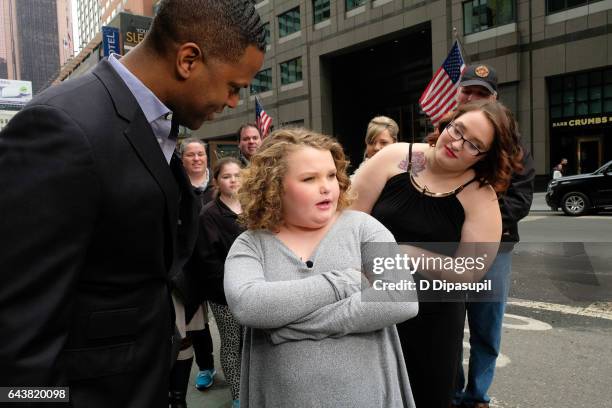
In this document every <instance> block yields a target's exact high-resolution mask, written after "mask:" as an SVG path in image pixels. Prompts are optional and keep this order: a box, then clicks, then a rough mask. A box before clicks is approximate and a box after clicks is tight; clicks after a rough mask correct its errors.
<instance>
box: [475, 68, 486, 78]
mask: <svg viewBox="0 0 612 408" xmlns="http://www.w3.org/2000/svg"><path fill="white" fill-rule="evenodd" d="M474 73H475V74H476V75H478V76H479V77H481V78H486V77H488V76H489V68H487V67H486V66H484V65H479V66H477V67H476V69H475V70H474Z"/></svg>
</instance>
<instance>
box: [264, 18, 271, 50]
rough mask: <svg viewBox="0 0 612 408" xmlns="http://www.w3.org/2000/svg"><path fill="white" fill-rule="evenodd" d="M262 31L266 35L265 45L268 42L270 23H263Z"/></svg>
mask: <svg viewBox="0 0 612 408" xmlns="http://www.w3.org/2000/svg"><path fill="white" fill-rule="evenodd" d="M264 33H265V35H266V39H265V41H266V45H269V44H270V23H266V24H264Z"/></svg>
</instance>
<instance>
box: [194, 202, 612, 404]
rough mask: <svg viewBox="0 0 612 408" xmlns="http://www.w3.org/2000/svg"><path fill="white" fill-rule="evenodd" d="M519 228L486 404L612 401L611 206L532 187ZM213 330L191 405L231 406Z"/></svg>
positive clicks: (212, 329) (606, 402)
mask: <svg viewBox="0 0 612 408" xmlns="http://www.w3.org/2000/svg"><path fill="white" fill-rule="evenodd" d="M519 232H520V235H521V243H520V244H519V245H518V246H517V247H515V251H514V256H513V272H512V289H511V291H510V299H509V303H508V307H507V310H506V316H505V318H504V330H503V338H502V356H500V358H499V359H498V364H497V371H496V376H495V381H494V383H493V385H492V387H491V390H490V395H491V397H492V404H491V407H492V408H530V407H542V408H553V407H554V408H576V407H589V408H606V407H612V391H610V385H609V382H610V378H612V364H610V361H611V360H612V340H611V339H612V268H611V267H610V265H612V212H608V213H600V214H597V215H588V216H583V217H568V216H565V215H564V214H563V213H562V212H560V211H555V212H553V211H551V210H550V208H548V206H547V205H546V202H545V200H544V193H536V194H535V196H534V201H533V205H532V207H531V212H530V214H529V216H527V217H526V218H525V219H524V220H522V221H521V223H520V224H519ZM211 333H212V334H213V343H214V347H215V364H216V368H217V372H218V374H217V377H216V380H215V385H214V386H213V387H212V388H211V389H210V390H207V391H205V392H200V391H197V390H195V388H194V387H193V379H194V378H195V375H196V374H197V369H196V368H195V366H194V369H193V371H192V380H191V383H190V387H189V393H188V403H189V406H190V407H191V408H229V407H230V406H231V397H230V392H229V386H228V385H227V383H226V382H225V380H224V378H223V370H221V369H220V368H221V365H220V363H219V358H218V357H219V356H218V354H219V353H218V350H219V336H218V331H217V328H216V325H215V323H214V319H213V320H212V322H211ZM466 333H467V326H466ZM468 358H469V342H468V336H467V334H466V337H465V339H464V363H467V360H468ZM466 368H467V367H466Z"/></svg>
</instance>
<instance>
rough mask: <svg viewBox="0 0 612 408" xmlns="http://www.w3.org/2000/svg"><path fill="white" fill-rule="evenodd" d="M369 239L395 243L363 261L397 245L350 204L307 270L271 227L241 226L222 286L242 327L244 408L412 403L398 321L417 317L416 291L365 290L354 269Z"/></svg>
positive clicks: (357, 269) (336, 407) (371, 406)
mask: <svg viewBox="0 0 612 408" xmlns="http://www.w3.org/2000/svg"><path fill="white" fill-rule="evenodd" d="M366 242H387V243H393V244H385V245H383V246H382V247H380V246H379V247H378V248H383V249H381V250H380V251H378V253H375V254H372V253H369V254H368V255H367V257H368V258H370V257H371V256H381V255H383V256H384V254H381V253H380V252H385V251H391V252H393V251H394V250H395V248H396V246H395V244H394V239H393V236H392V235H391V233H390V232H389V231H388V230H387V229H386V228H385V227H384V226H383V225H382V224H380V223H379V222H378V221H376V220H375V219H374V218H372V217H370V216H369V215H367V214H365V213H360V212H355V211H344V212H343V213H342V214H341V215H340V216H339V217H338V219H337V220H336V222H335V223H334V225H333V226H332V227H331V228H330V230H329V231H328V232H327V234H326V236H325V237H324V238H323V239H322V240H321V242H320V243H319V245H318V247H317V249H316V250H315V252H314V253H313V255H312V257H311V261H312V262H313V266H312V267H311V268H308V267H307V266H306V264H305V263H304V262H303V261H302V260H300V259H299V258H298V257H297V256H296V255H295V254H294V253H293V252H292V251H291V250H289V249H288V248H287V247H286V246H285V245H284V244H283V243H282V242H281V241H280V240H279V239H278V238H276V236H275V235H274V234H272V233H270V232H267V231H263V230H260V231H247V232H245V233H243V234H242V235H240V236H239V237H238V239H237V240H236V241H235V243H234V245H233V246H232V248H231V250H230V252H229V255H228V257H227V260H226V263H225V280H224V286H225V294H226V297H227V302H228V306H229V307H230V309H231V311H232V313H233V314H234V316H235V318H236V319H237V320H238V322H239V323H240V324H242V325H244V326H246V332H245V339H244V347H243V353H242V376H241V386H240V403H241V406H242V407H243V408H249V407H251V408H264V407H278V408H289V407H291V408H293V407H330V408H332V407H333V408H341V407H347V408H348V407H350V408H359V407H363V408H374V407H381V408H383V407H384V408H392V407H414V401H413V399H412V393H411V390H410V383H409V381H408V374H407V372H406V367H405V365H404V360H403V357H402V351H401V346H400V342H399V338H398V335H397V331H396V329H395V326H394V325H395V323H399V322H402V321H404V320H407V319H410V318H412V317H414V316H415V315H416V313H417V311H418V303H417V299H416V295H415V294H414V293H413V292H409V291H394V292H384V293H381V292H380V291H377V292H376V293H374V294H373V295H372V293H371V292H372V291H373V288H371V287H370V288H368V289H366V290H365V291H364V292H361V285H362V284H364V283H365V286H364V287H368V286H369V285H367V281H366V280H365V277H364V275H363V274H361V272H360V271H361V269H362V267H361V265H362V261H367V259H363V258H364V257H366V254H365V252H366V251H365V250H364V254H362V247H361V244H362V243H366ZM390 248H394V249H393V250H392V249H390ZM389 256H391V254H389ZM369 278H370V280H371V279H372V278H373V277H372V276H369ZM375 278H380V276H376V277H375ZM401 278H402V279H407V280H411V277H410V275H408V276H406V275H405V274H404V275H402V276H401ZM385 280H397V277H396V278H393V277H391V278H389V277H385ZM368 293H370V294H369V295H368ZM366 297H367V299H368V301H366V300H365V299H366ZM362 298H363V300H362ZM371 299H374V300H375V301H372V300H371Z"/></svg>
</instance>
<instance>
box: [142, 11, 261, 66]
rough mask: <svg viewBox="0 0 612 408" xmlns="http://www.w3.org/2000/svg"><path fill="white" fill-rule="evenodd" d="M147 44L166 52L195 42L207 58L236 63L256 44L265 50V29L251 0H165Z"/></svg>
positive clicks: (161, 52) (153, 24)
mask: <svg viewBox="0 0 612 408" xmlns="http://www.w3.org/2000/svg"><path fill="white" fill-rule="evenodd" d="M147 37H148V38H147V40H148V41H147V43H148V45H149V46H151V47H152V48H153V49H155V51H157V53H158V54H160V55H165V54H166V53H167V51H168V50H169V49H170V48H171V45H172V43H175V44H184V43H186V42H194V43H196V44H198V46H199V47H200V48H201V49H202V51H203V52H204V55H205V56H206V57H213V58H218V59H220V60H222V61H224V62H236V61H238V60H239V59H240V57H241V56H242V55H243V53H244V50H245V49H246V48H247V47H248V46H249V45H253V46H255V47H257V48H258V49H259V50H260V51H262V52H265V49H266V43H265V30H264V25H263V23H262V22H261V19H260V17H259V14H258V13H257V11H256V10H255V6H254V2H253V1H252V0H162V1H161V3H160V6H159V11H158V12H157V15H156V16H155V18H154V19H153V23H152V24H151V29H150V30H149V33H148V36H147Z"/></svg>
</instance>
